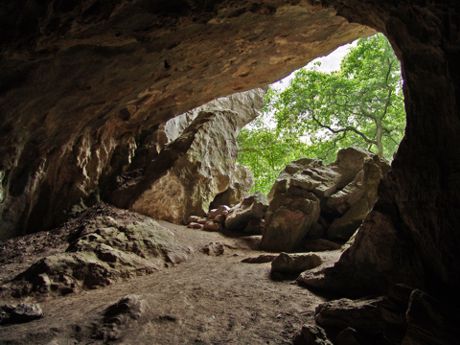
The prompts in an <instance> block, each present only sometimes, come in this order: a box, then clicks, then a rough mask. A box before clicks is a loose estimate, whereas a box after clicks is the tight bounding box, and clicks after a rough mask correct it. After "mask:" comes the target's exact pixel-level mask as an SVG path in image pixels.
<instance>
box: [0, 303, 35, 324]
mask: <svg viewBox="0 0 460 345" xmlns="http://www.w3.org/2000/svg"><path fill="white" fill-rule="evenodd" d="M42 317H43V311H42V308H41V307H40V305H39V304H36V303H19V304H4V305H1V306H0V325H4V324H14V323H24V322H29V321H32V320H36V319H40V318H42Z"/></svg>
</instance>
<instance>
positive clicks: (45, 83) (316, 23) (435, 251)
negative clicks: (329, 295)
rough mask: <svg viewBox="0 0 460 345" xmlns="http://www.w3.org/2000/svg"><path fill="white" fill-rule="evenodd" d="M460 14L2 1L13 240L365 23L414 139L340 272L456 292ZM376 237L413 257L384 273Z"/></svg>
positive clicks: (6, 206) (6, 175)
mask: <svg viewBox="0 0 460 345" xmlns="http://www.w3.org/2000/svg"><path fill="white" fill-rule="evenodd" d="M336 12H337V13H338V15H339V16H337V15H336ZM459 13H460V5H459V4H458V2H456V1H453V0H450V1H441V0H431V1H424V0H419V1H415V0H412V1H409V0H405V1H390V0H386V1H377V0H366V1H357V0H323V1H276V0H272V1H269V0H267V1H249V0H247V1H192V0H189V1H185V0H181V1H179V0H175V1H168V2H165V1H126V0H125V1H123V0H113V1H100V0H86V1H76V0H74V1H58V0H55V1H48V2H46V3H44V2H39V1H34V0H27V1H26V0H22V1H7V2H6V3H2V5H0V23H1V24H0V25H1V27H0V28H1V30H0V32H1V34H0V35H1V42H2V43H1V60H0V80H1V83H0V92H1V94H0V116H1V121H0V134H1V136H0V180H1V187H0V200H1V201H0V202H1V206H0V211H1V219H2V220H1V233H2V236H3V237H6V236H11V235H14V234H19V233H23V232H30V231H36V230H39V229H41V228H45V227H50V226H52V225H54V224H55V223H57V222H60V221H61V220H62V219H64V218H65V217H66V215H67V212H68V210H69V209H71V208H72V207H74V206H75V205H78V204H80V203H90V202H91V201H93V200H97V198H98V197H99V195H100V194H101V193H100V190H101V189H102V190H104V188H107V187H106V185H105V184H104V178H105V176H107V175H113V173H114V170H115V173H116V170H117V169H119V167H120V166H123V164H125V162H129V160H130V159H132V155H133V154H134V152H135V151H136V147H137V146H138V145H141V144H142V140H144V138H145V137H146V136H148V133H149V132H150V131H152V130H154V129H155V128H156V126H159V125H161V123H162V122H164V121H165V120H167V119H169V118H171V117H173V116H174V115H176V114H179V113H181V112H183V111H186V110H188V109H191V108H193V107H195V106H197V105H200V104H203V103H205V102H206V101H209V100H211V99H213V98H215V97H217V96H223V95H227V94H230V93H232V92H235V91H240V90H246V89H250V88H253V87H257V86H261V85H265V84H267V83H269V82H272V81H274V80H276V79H278V78H280V77H283V76H284V75H286V74H287V73H288V72H290V71H292V70H293V69H295V68H297V67H300V66H302V65H305V64H306V63H307V62H308V61H309V60H311V59H312V58H314V57H316V56H318V55H322V54H326V53H328V52H330V51H331V50H332V49H334V48H335V47H337V46H339V45H341V44H343V43H346V42H348V41H351V40H352V39H354V38H357V37H360V36H363V35H366V34H369V33H370V30H369V29H367V28H366V27H364V26H363V25H366V26H369V27H372V28H374V29H376V30H378V31H382V32H384V33H385V34H386V35H387V36H388V38H389V39H390V41H391V42H392V44H393V47H394V48H395V51H396V53H397V55H398V56H399V58H400V59H401V62H402V67H403V73H404V80H405V83H404V92H405V96H406V110H407V129H406V136H405V138H404V140H403V142H402V143H401V146H400V149H399V151H398V153H397V155H396V158H395V160H394V162H393V166H392V171H391V173H390V174H389V175H388V177H387V178H386V179H385V181H384V183H383V184H382V186H381V192H380V201H379V202H378V203H377V205H376V206H375V210H374V212H373V213H371V214H370V215H369V218H368V220H367V221H366V224H368V225H369V224H373V225H372V226H370V227H368V229H370V230H368V231H365V227H364V228H363V229H362V230H363V231H360V232H359V233H358V235H357V237H356V242H355V244H354V245H353V246H351V247H350V248H349V250H348V251H347V252H346V253H345V254H344V255H343V257H342V259H341V261H340V262H339V264H338V265H337V267H336V270H335V272H336V274H338V273H337V272H341V273H342V274H345V276H347V277H350V275H352V276H353V277H354V278H359V279H362V281H363V282H365V281H366V279H367V278H366V277H367V274H366V272H369V270H372V269H374V271H375V272H376V274H374V275H373V276H372V279H373V281H372V284H369V285H368V286H369V287H370V286H375V285H377V284H379V283H380V282H384V284H383V285H386V284H390V283H391V282H393V281H398V280H400V278H401V276H402V275H403V273H404V272H403V271H404V269H408V268H407V267H406V266H405V264H406V263H408V262H411V263H413V265H410V267H412V268H409V269H411V270H413V272H412V275H413V277H414V278H413V279H412V278H411V279H410V281H408V283H410V282H413V283H414V284H417V285H423V286H424V287H425V288H427V289H428V290H430V291H432V292H433V291H442V293H443V294H444V293H445V292H446V291H454V290H455V289H458V288H459V287H460V274H459V268H458V267H460V265H459V261H460V255H459V254H458V248H459V245H460V238H459V237H460V235H459V230H458V227H459V225H460V224H459V223H460V221H459V220H458V219H459V218H458V216H457V215H458V214H459V205H460V200H459V198H460V196H459V193H458V192H459V190H460V189H459V184H460V146H459V145H458V144H457V141H458V138H459V137H460V118H459V115H460V114H459V100H460V67H459V65H458V61H459V58H460V27H459V24H458V23H460V14H459ZM344 18H347V20H349V21H350V22H354V23H357V24H350V23H349V22H348V21H347V20H346V19H344ZM379 227H380V228H382V227H385V231H387V232H388V231H389V232H390V233H391V234H392V235H394V236H393V238H394V239H395V240H394V241H393V242H392V243H393V244H391V243H386V244H383V245H385V246H387V247H386V248H385V249H387V250H388V251H387V252H388V253H389V255H387V256H386V257H388V256H391V254H392V253H399V254H401V253H402V255H396V257H397V258H398V260H389V261H388V262H387V263H386V264H387V265H386V266H385V268H384V269H383V270H378V268H379V267H378V264H379V255H377V254H379V253H381V250H380V248H379V247H380V245H382V242H379V240H378V238H379V234H384V233H385V231H379ZM372 231H373V232H375V234H376V235H375V236H369V234H370V232H372ZM401 243H403V244H404V246H399V247H398V244H401ZM364 244H365V245H364ZM391 245H395V246H396V247H395V249H394V250H391V249H389V247H388V246H391ZM404 248H406V249H407V250H404ZM373 254H375V255H373ZM401 267H403V269H402V268H401ZM404 267H405V268H404ZM348 281H349V282H352V281H358V279H354V280H353V279H348Z"/></svg>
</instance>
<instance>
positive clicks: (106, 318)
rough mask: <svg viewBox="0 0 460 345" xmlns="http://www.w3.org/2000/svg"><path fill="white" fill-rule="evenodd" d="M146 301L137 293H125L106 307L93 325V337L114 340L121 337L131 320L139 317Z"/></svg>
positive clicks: (143, 310)
mask: <svg viewBox="0 0 460 345" xmlns="http://www.w3.org/2000/svg"><path fill="white" fill-rule="evenodd" d="M145 309H146V302H145V301H144V300H142V299H141V298H140V296H138V295H127V296H124V297H122V298H121V299H120V300H119V301H118V302H116V303H114V304H112V305H110V306H109V307H107V308H106V309H105V311H104V313H103V315H102V320H101V321H100V322H96V323H94V325H93V329H94V330H93V337H94V338H96V339H102V340H104V341H114V340H118V339H120V338H121V337H122V335H123V331H125V330H126V329H127V328H128V327H129V326H130V324H131V323H132V322H134V321H137V320H139V319H140V318H141V316H142V315H143V313H144V312H145Z"/></svg>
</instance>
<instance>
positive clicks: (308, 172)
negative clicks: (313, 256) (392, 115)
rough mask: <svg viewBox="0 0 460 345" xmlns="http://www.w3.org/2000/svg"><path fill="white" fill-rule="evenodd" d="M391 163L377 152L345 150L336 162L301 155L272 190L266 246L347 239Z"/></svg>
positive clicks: (285, 247) (371, 202)
mask: <svg viewBox="0 0 460 345" xmlns="http://www.w3.org/2000/svg"><path fill="white" fill-rule="evenodd" d="M387 170H388V164H387V163H386V162H384V161H383V160H381V159H379V158H378V157H377V156H375V155H371V154H370V153H368V152H366V151H363V150H360V149H355V148H347V149H342V150H340V151H339V152H338V153H337V159H336V161H335V162H334V163H332V164H330V165H328V166H325V165H324V164H323V163H322V162H321V161H318V160H312V159H307V158H303V159H299V160H297V161H295V162H292V163H291V164H289V165H288V166H287V167H286V168H285V170H284V171H283V172H282V173H281V174H280V176H279V177H278V179H277V180H276V182H275V184H274V186H273V187H272V190H271V192H270V199H271V200H270V205H269V208H268V211H267V214H266V229H265V231H264V234H263V238H262V243H261V247H262V248H263V249H266V250H287V251H292V250H294V249H296V248H300V247H301V246H302V244H303V243H305V242H308V241H310V240H316V239H318V238H324V237H326V233H327V238H328V239H332V240H335V241H341V242H344V241H346V240H348V239H349V238H350V237H351V235H352V234H353V233H354V232H355V231H356V229H357V228H358V226H359V225H360V224H361V222H362V221H363V219H364V218H365V217H366V215H367V214H368V212H369V211H370V210H371V209H372V206H373V205H374V203H375V201H376V199H377V188H378V185H379V183H380V180H381V179H382V177H383V176H384V175H385V174H386V172H387Z"/></svg>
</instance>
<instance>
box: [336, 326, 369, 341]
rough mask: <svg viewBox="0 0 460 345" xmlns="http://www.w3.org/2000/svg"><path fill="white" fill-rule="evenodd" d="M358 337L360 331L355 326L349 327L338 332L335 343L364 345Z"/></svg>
mask: <svg viewBox="0 0 460 345" xmlns="http://www.w3.org/2000/svg"><path fill="white" fill-rule="evenodd" d="M358 338H359V336H358V332H357V331H356V330H355V329H354V328H351V327H347V328H345V329H344V330H342V331H340V333H339V334H337V338H336V339H335V345H364V343H361V342H360V341H359V340H358Z"/></svg>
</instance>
